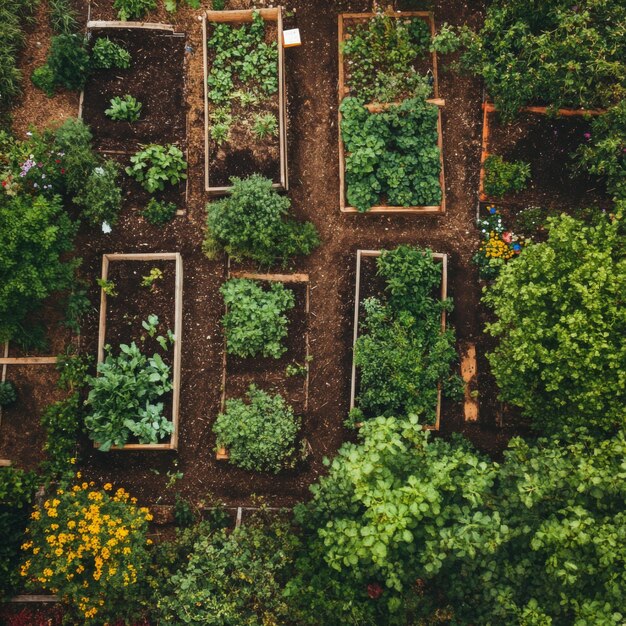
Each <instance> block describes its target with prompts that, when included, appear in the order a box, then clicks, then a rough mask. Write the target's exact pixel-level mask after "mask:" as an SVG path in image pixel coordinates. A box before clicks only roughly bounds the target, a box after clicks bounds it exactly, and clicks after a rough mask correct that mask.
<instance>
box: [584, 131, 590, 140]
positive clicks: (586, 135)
mask: <svg viewBox="0 0 626 626" xmlns="http://www.w3.org/2000/svg"><path fill="white" fill-rule="evenodd" d="M583 137H584V138H585V139H586V140H587V141H589V140H590V139H591V133H585V134H584V135H583Z"/></svg>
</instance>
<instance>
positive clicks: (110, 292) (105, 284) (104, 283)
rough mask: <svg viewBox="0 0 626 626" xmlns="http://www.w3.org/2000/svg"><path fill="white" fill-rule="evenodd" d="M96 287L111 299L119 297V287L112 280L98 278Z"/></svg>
mask: <svg viewBox="0 0 626 626" xmlns="http://www.w3.org/2000/svg"><path fill="white" fill-rule="evenodd" d="M96 285H98V287H100V289H102V291H103V292H104V293H105V294H106V295H107V296H108V297H109V298H115V297H116V296H118V295H119V293H118V291H117V285H116V284H115V283H114V282H113V281H112V280H107V279H106V278H96Z"/></svg>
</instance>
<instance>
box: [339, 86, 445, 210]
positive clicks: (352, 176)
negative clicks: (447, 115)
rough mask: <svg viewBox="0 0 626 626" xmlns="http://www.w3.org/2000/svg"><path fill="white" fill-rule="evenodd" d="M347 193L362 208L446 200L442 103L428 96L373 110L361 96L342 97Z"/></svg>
mask: <svg viewBox="0 0 626 626" xmlns="http://www.w3.org/2000/svg"><path fill="white" fill-rule="evenodd" d="M341 115H342V121H341V136H342V138H343V142H344V146H345V150H346V185H347V190H346V196H347V200H348V203H349V204H350V205H351V206H354V207H356V208H357V209H358V210H359V211H367V210H368V209H369V208H370V207H372V206H375V205H377V204H380V203H381V202H382V201H383V198H386V200H387V203H388V204H389V205H390V206H436V205H439V204H440V203H441V197H442V191H441V184H440V180H439V177H440V173H441V161H440V158H441V157H440V151H439V147H438V145H437V139H438V134H437V120H438V113H437V107H436V106H434V105H431V104H428V103H427V102H425V100H424V99H423V98H414V99H410V100H405V101H404V102H402V103H401V104H400V105H397V106H390V107H388V108H387V109H385V110H383V111H381V112H379V113H370V112H369V111H368V110H367V109H366V108H365V107H364V106H363V104H362V103H361V102H360V101H359V100H357V99H355V98H345V99H344V100H343V102H342V103H341Z"/></svg>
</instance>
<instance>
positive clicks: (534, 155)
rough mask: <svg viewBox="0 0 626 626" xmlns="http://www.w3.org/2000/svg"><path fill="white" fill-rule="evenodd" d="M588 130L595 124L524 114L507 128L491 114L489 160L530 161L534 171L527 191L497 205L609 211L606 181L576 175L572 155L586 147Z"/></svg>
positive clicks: (583, 174) (580, 120) (579, 119)
mask: <svg viewBox="0 0 626 626" xmlns="http://www.w3.org/2000/svg"><path fill="white" fill-rule="evenodd" d="M589 129H590V121H588V120H586V119H584V118H583V117H559V118H552V117H547V116H546V115H541V114H537V113H522V114H520V116H519V118H518V119H517V120H515V121H514V122H512V123H510V124H506V123H502V122H501V121H499V120H498V114H497V113H491V114H490V115H489V131H490V132H489V143H488V152H489V154H491V155H498V156H501V157H502V158H504V159H505V160H506V161H525V162H526V163H530V170H531V182H530V184H529V186H528V188H527V189H525V190H524V191H521V192H520V193H516V194H510V195H507V196H505V197H504V198H500V199H498V200H497V201H498V203H499V204H505V205H506V204H509V205H512V206H516V207H528V206H541V207H547V208H558V209H577V208H589V207H596V206H597V207H600V208H607V207H609V206H610V205H611V200H610V197H609V196H608V195H607V193H606V188H605V186H604V184H603V183H602V181H601V180H600V179H599V178H597V177H594V176H590V175H587V174H585V173H581V172H576V171H575V170H574V160H573V158H572V156H571V155H572V153H573V152H574V151H575V150H576V148H577V147H578V146H579V145H581V144H582V143H585V142H586V141H587V139H586V138H585V133H586V132H588V131H589ZM493 200H495V198H493Z"/></svg>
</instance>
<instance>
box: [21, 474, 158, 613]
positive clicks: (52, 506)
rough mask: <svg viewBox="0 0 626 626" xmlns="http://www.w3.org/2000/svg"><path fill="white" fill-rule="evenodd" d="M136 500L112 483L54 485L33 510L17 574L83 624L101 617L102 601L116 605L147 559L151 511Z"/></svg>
mask: <svg viewBox="0 0 626 626" xmlns="http://www.w3.org/2000/svg"><path fill="white" fill-rule="evenodd" d="M76 477H77V478H78V479H80V478H81V475H80V472H79V473H77V474H76ZM136 502H137V501H136V499H135V498H131V497H130V495H129V494H128V493H127V492H126V491H125V490H124V489H121V488H120V489H118V490H117V491H115V492H113V487H112V485H111V484H110V483H107V484H105V485H104V487H103V489H97V488H95V486H94V483H93V482H89V483H87V482H82V483H79V484H76V485H74V486H73V487H71V488H70V489H68V490H67V491H66V490H64V489H58V490H57V491H56V493H55V495H54V497H51V498H50V499H48V500H46V501H45V502H44V504H43V507H38V506H36V507H35V508H34V510H33V512H32V514H31V524H30V526H29V528H28V529H27V530H26V533H27V534H26V537H27V541H26V542H25V543H24V544H23V545H22V549H23V550H24V552H25V553H26V559H25V561H24V563H23V565H22V567H21V575H22V576H24V577H26V578H28V580H29V581H30V582H31V583H32V585H33V586H34V587H39V588H42V587H43V588H44V589H46V590H48V591H50V592H52V593H55V594H58V595H60V596H61V597H62V598H64V600H66V601H67V602H68V603H69V604H70V605H72V606H74V608H75V609H76V610H77V611H78V612H79V613H80V615H81V617H84V620H85V623H90V622H92V621H94V620H95V619H97V618H101V616H100V615H99V614H100V613H101V612H102V611H103V610H105V611H106V610H107V608H108V607H106V606H105V604H108V605H109V606H111V605H113V606H111V608H112V609H114V608H115V607H114V603H115V602H116V600H117V599H119V598H121V597H124V588H127V587H131V586H133V585H135V584H136V583H137V581H138V576H139V574H140V571H141V567H142V563H144V562H145V560H146V558H147V546H148V545H149V543H150V540H149V539H147V538H146V534H147V529H148V522H149V521H151V520H152V515H150V512H149V511H148V509H147V508H143V507H142V508H140V507H138V506H137V505H136Z"/></svg>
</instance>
